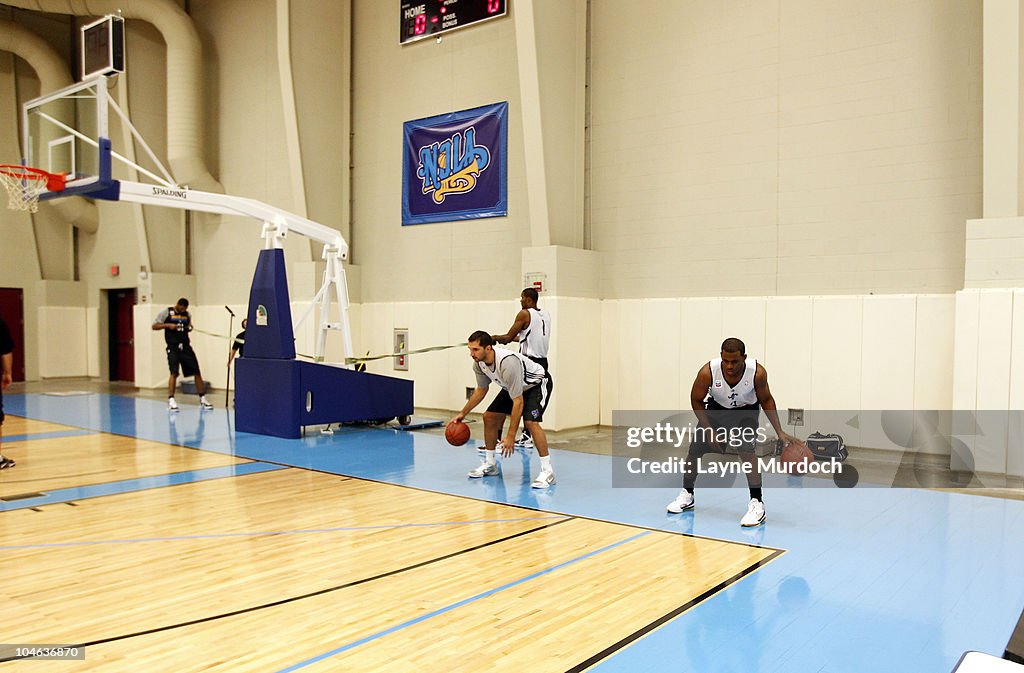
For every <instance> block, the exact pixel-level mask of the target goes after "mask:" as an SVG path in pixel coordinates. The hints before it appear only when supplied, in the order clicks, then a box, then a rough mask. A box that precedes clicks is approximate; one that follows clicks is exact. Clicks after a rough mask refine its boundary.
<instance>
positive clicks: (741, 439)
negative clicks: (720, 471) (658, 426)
mask: <svg viewBox="0 0 1024 673" xmlns="http://www.w3.org/2000/svg"><path fill="white" fill-rule="evenodd" d="M706 408H707V410H708V420H709V421H710V422H711V426H712V427H713V428H715V437H716V438H718V439H719V448H721V449H722V451H723V452H725V453H755V451H756V448H757V440H756V436H757V428H758V422H759V421H760V418H761V407H760V405H757V404H751V405H749V406H745V407H738V408H736V409H726V408H725V407H723V406H721V405H719V404H718V403H717V402H715V401H714V400H710V401H709V402H708V403H707V405H706ZM722 433H725V434H726V435H727V436H728V438H729V439H728V440H726V441H722V438H721V435H722ZM712 451H713V449H712V448H711V445H710V444H709V443H707V442H703V441H695V442H693V443H692V444H690V457H691V458H696V457H699V456H703V455H704V454H705V453H711V452H712Z"/></svg>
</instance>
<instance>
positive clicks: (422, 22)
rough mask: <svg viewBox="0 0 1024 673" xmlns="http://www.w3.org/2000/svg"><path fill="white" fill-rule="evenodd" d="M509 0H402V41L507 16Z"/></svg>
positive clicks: (433, 35)
mask: <svg viewBox="0 0 1024 673" xmlns="http://www.w3.org/2000/svg"><path fill="white" fill-rule="evenodd" d="M507 11H508V0H411V1H410V0H402V4H401V32H400V33H399V43H401V44H405V43H406V42H414V41H416V40H422V39H423V38H425V37H435V36H437V35H440V34H441V33H444V32H446V31H449V30H455V29H456V28H463V27H465V26H469V25H472V24H475V23H480V22H481V21H487V20H488V19H496V18H498V17H500V16H505V14H506V13H507Z"/></svg>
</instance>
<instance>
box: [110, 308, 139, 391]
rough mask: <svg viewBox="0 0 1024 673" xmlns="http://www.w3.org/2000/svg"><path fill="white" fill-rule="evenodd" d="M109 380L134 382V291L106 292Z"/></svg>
mask: <svg viewBox="0 0 1024 673" xmlns="http://www.w3.org/2000/svg"><path fill="white" fill-rule="evenodd" d="M107 306H108V308H109V313H110V331H109V335H110V380H111V381H128V382H131V383H134V381H135V324H134V319H133V314H134V307H135V290H107Z"/></svg>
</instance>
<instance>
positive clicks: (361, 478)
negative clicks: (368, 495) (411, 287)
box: [8, 393, 785, 552]
mask: <svg viewBox="0 0 1024 673" xmlns="http://www.w3.org/2000/svg"><path fill="white" fill-rule="evenodd" d="M105 394H106V393H105ZM8 415H10V414H8ZM17 418H25V419H27V420H33V421H38V420H40V419H38V418H28V417H26V416H17ZM45 422H53V421H45ZM465 422H466V423H472V422H474V421H473V420H469V421H465ZM59 425H66V426H67V427H78V426H72V425H67V424H66V423H64V424H59ZM83 429H88V430H92V429H91V428H83ZM343 429H344V430H351V431H352V432H351V433H346V434H359V433H360V432H365V431H368V430H376V429H379V428H372V427H362V426H360V427H352V426H342V428H339V430H343ZM92 431H93V432H96V433H100V434H106V435H112V436H115V437H130V438H132V439H138V440H139V441H144V442H153V443H154V444H163V445H165V446H178V447H181V448H183V449H190V450H192V451H203V452H206V453H215V454H218V455H222V456H223V455H227V456H232V457H234V458H236V459H239V460H247V461H250V462H259V463H267V464H268V465H280V466H282V467H291V468H294V469H297V470H305V471H307V472H317V473H319V474H329V475H332V476H335V477H342V481H345V480H348V479H357V480H359V481H366V482H369V483H371V484H384V485H386V486H395V487H398V488H408V489H411V490H413V491H420V492H421V493H434V494H437V495H447V496H450V497H452V498H462V499H464V500H473V501H475V502H489V503H492V504H495V505H504V506H505V507H515V508H517V509H525V510H527V511H530V512H546V513H548V514H561V515H562V516H569V517H572V518H574V519H583V520H585V521H596V522H598V523H613V524H615V525H618V526H626V527H627V528H635V529H637V530H649V531H653V532H655V533H668V534H669V535H682V536H684V537H692V538H694V539H697V540H713V541H715V542H724V543H727V544H735V545H739V546H741V547H753V548H755V549H770V550H772V551H777V552H783V551H785V550H784V549H779V548H777V547H767V546H765V545H759V544H753V543H752V542H739V541H737V540H726V539H724V538H717V537H710V536H707V535H695V534H693V533H683V532H680V531H674V530H668V529H665V528H655V527H653V526H642V525H640V524H636V523H629V522H626V521H615V520H612V519H599V518H597V517H593V516H586V515H584V514H570V513H568V512H557V511H554V510H550V509H540V508H537V507H527V506H526V505H519V504H516V503H511V502H500V501H498V500H488V499H486V498H475V497H473V496H471V495H463V494H461V493H449V492H447V491H436V490H433V489H429V488H424V487H422V486H410V485H409V484H396V483H394V482H390V481H384V480H383V479H371V478H370V477H364V476H362V475H351V474H345V473H343V472H328V471H327V470H323V469H318V468H315V467H308V466H305V465H292V464H291V463H285V462H281V461H276V460H267V459H265V458H252V457H250V456H245V455H242V454H240V453H227V454H225V453H221V452H220V451H212V450H210V449H204V448H202V447H196V446H187V445H185V444H172V443H170V442H162V441H160V440H156V439H145V438H143V437H139V436H137V435H126V434H123V433H117V432H110V431H109V430H92ZM229 441H230V439H229Z"/></svg>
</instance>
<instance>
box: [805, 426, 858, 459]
mask: <svg viewBox="0 0 1024 673" xmlns="http://www.w3.org/2000/svg"><path fill="white" fill-rule="evenodd" d="M807 448H808V449H810V450H811V453H813V454H814V457H815V458H816V459H818V460H832V459H835V460H838V461H839V462H843V461H844V460H846V459H847V458H848V457H849V456H850V452H849V451H847V450H846V443H845V442H843V438H842V437H841V436H840V435H837V434H835V433H833V434H831V435H823V434H821V433H820V432H815V433H813V434H811V435H809V436H808V437H807Z"/></svg>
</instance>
